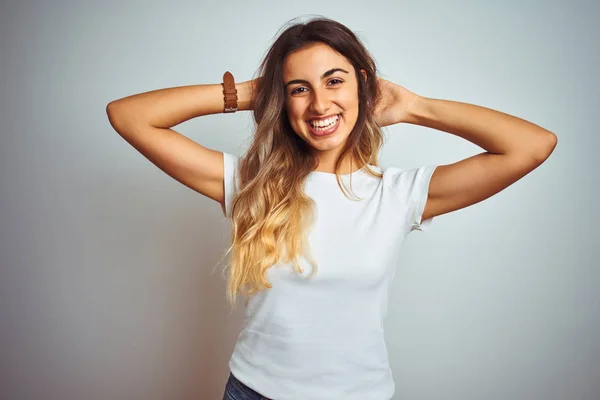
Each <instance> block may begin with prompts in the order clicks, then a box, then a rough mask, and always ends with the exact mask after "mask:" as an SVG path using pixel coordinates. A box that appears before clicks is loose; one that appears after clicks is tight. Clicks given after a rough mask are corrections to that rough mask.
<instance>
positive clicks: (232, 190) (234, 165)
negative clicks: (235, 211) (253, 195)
mask: <svg viewBox="0 0 600 400" xmlns="http://www.w3.org/2000/svg"><path fill="white" fill-rule="evenodd" d="M238 161H239V159H238V157H236V156H234V155H233V154H230V153H225V152H223V189H224V194H225V202H224V203H225V204H224V205H225V207H224V208H223V207H221V210H222V211H223V215H224V216H225V217H227V218H231V203H232V202H233V197H234V196H235V194H236V192H237V190H238V189H239V183H238V179H239V178H238Z"/></svg>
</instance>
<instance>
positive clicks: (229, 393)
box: [223, 373, 271, 400]
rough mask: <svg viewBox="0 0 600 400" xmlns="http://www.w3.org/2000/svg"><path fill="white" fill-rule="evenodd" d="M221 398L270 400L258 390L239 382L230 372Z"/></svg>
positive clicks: (228, 399)
mask: <svg viewBox="0 0 600 400" xmlns="http://www.w3.org/2000/svg"><path fill="white" fill-rule="evenodd" d="M223 400H271V399H269V398H268V397H264V396H263V395H261V394H260V393H258V392H255V391H254V390H252V389H250V388H249V387H248V386H246V385H244V384H243V383H242V382H240V381H239V380H238V379H237V378H236V377H235V376H233V374H232V373H229V379H228V380H227V384H226V385H225V394H224V395H223Z"/></svg>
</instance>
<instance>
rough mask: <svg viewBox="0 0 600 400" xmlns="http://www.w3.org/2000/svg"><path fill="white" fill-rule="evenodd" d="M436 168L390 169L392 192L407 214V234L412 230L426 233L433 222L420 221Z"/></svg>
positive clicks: (432, 166)
mask: <svg viewBox="0 0 600 400" xmlns="http://www.w3.org/2000/svg"><path fill="white" fill-rule="evenodd" d="M436 167H437V166H435V165H428V166H422V167H419V168H412V169H408V170H402V169H398V168H392V169H391V170H392V171H391V172H392V174H391V176H392V179H391V180H390V184H391V187H392V190H393V191H394V193H396V196H397V197H398V199H399V200H400V202H401V203H402V205H403V206H404V207H405V209H406V212H407V215H406V218H405V224H406V225H405V230H406V232H407V233H408V232H411V231H413V230H419V231H426V230H427V229H429V226H430V225H431V222H432V221H433V218H429V219H426V220H425V221H421V217H422V216H423V211H425V204H426V203H427V196H428V194H429V182H430V181H431V176H432V175H433V172H434V171H435V168H436Z"/></svg>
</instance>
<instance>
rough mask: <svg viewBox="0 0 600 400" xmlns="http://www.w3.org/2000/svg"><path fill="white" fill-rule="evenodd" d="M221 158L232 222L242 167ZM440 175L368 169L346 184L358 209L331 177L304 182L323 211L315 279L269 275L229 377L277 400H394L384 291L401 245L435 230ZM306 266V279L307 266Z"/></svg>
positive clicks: (279, 270) (313, 238) (428, 169)
mask: <svg viewBox="0 0 600 400" xmlns="http://www.w3.org/2000/svg"><path fill="white" fill-rule="evenodd" d="M223 156H224V167H225V177H224V188H225V212H224V215H225V216H226V217H228V218H231V202H232V199H233V196H234V190H237V189H238V188H239V186H238V182H237V176H238V175H237V171H238V170H237V168H238V158H237V157H236V156H234V155H232V154H228V153H223ZM435 168H436V166H423V167H420V168H414V169H409V170H403V169H400V168H396V167H388V168H386V169H385V170H384V172H383V179H378V178H375V177H373V176H371V175H368V174H367V173H366V172H365V171H364V170H359V171H356V172H354V173H352V174H348V175H343V179H344V182H346V187H347V188H350V176H352V191H353V192H354V193H355V194H356V195H357V196H359V197H362V198H363V200H361V201H353V200H350V199H348V198H347V197H345V195H344V193H343V192H342V190H341V189H340V187H339V186H338V183H337V181H336V176H335V174H330V173H326V172H319V171H313V172H312V173H311V174H310V175H309V176H308V177H307V180H306V183H305V187H304V191H305V193H306V194H307V195H308V196H310V197H311V198H312V199H313V200H314V201H315V203H316V212H317V214H316V222H315V225H314V227H313V228H312V231H311V232H310V234H309V243H310V249H311V251H312V255H313V257H314V259H315V261H316V262H317V263H318V266H319V270H318V272H317V274H316V275H315V276H314V277H313V278H310V279H306V278H303V277H302V276H300V275H299V274H298V272H296V271H295V270H294V269H293V268H292V266H291V265H287V264H277V265H275V266H273V267H271V268H269V269H268V270H267V277H268V280H269V281H270V283H271V284H272V285H273V287H272V288H271V289H265V290H263V291H261V292H260V293H259V294H257V295H255V296H253V297H251V298H250V300H249V303H248V305H247V308H246V310H245V312H246V317H245V319H244V327H243V329H242V331H241V332H240V334H239V337H238V339H237V343H236V345H235V348H234V350H233V354H232V356H231V359H230V361H229V368H230V370H231V372H232V373H233V375H235V376H236V377H237V378H238V379H239V380H240V381H241V382H243V383H244V384H245V385H247V386H248V387H250V388H252V389H254V390H255V391H257V392H259V393H260V394H262V395H263V396H266V397H269V398H272V399H276V400H336V399H344V400H353V399H356V400H359V399H360V400H365V399H369V400H389V399H391V398H392V396H393V394H394V390H395V384H394V380H393V378H392V371H391V369H390V364H389V361H388V354H387V349H386V343H385V340H384V331H383V322H384V319H385V317H386V314H387V302H388V290H389V286H390V283H391V282H392V279H393V277H394V273H395V268H396V265H397V263H398V259H399V256H400V246H401V243H402V241H403V240H404V238H405V236H406V235H407V234H408V233H409V232H411V231H412V230H415V229H416V230H421V231H423V230H426V229H427V228H428V226H429V225H430V224H431V221H432V219H428V220H425V221H422V222H421V216H422V214H423V210H424V208H425V202H426V200H427V193H428V189H429V181H430V179H431V175H432V174H433V171H434V170H435ZM371 169H373V170H375V171H377V172H379V173H381V172H382V169H381V168H379V167H374V166H371ZM234 177H235V181H234ZM234 182H235V184H234ZM301 260H302V262H301V263H300V265H301V267H302V269H303V271H304V272H303V274H302V275H303V276H304V277H307V276H309V275H310V273H311V265H310V264H309V263H308V262H307V261H305V260H304V259H302V258H301Z"/></svg>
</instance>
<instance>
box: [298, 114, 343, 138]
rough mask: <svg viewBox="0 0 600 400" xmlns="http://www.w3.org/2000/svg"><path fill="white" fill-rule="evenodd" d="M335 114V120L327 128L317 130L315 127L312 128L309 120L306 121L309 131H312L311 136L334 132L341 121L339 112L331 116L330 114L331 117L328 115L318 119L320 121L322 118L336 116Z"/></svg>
mask: <svg viewBox="0 0 600 400" xmlns="http://www.w3.org/2000/svg"><path fill="white" fill-rule="evenodd" d="M336 116H337V120H336V122H335V123H334V124H332V125H331V126H330V127H329V128H327V129H319V130H317V129H315V128H314V127H313V126H312V125H311V124H310V122H309V121H306V125H307V126H308V129H309V130H310V133H312V134H313V136H327V135H331V134H332V133H334V132H335V131H337V129H338V127H339V126H340V123H341V121H342V117H341V115H340V114H337V115H333V116H331V117H328V118H323V119H320V120H321V121H322V120H324V119H325V120H327V119H329V118H332V117H336Z"/></svg>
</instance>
